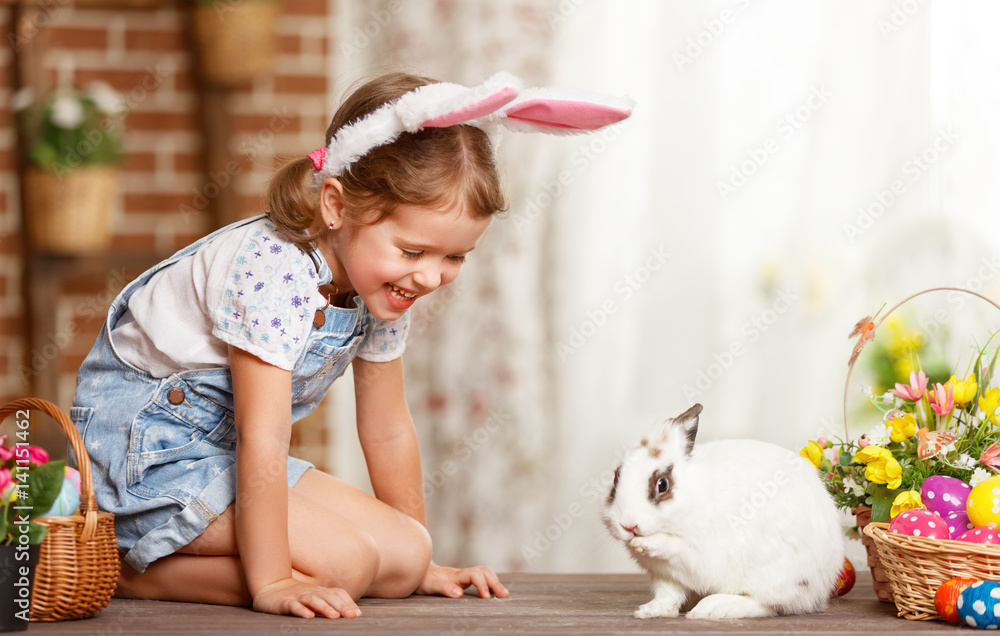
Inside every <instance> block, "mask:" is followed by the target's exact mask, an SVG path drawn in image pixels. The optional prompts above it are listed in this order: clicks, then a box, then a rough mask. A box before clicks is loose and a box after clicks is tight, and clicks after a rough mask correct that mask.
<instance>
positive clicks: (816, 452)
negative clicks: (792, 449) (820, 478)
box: [799, 440, 823, 468]
mask: <svg viewBox="0 0 1000 636" xmlns="http://www.w3.org/2000/svg"><path fill="white" fill-rule="evenodd" d="M799 455H802V456H803V457H805V458H806V459H808V460H809V463H810V464H812V465H813V466H815V467H816V468H819V465H820V464H821V463H822V462H823V449H822V448H820V447H819V444H818V443H816V442H814V441H812V440H809V442H808V443H807V444H806V445H805V446H804V447H803V448H802V450H800V451H799Z"/></svg>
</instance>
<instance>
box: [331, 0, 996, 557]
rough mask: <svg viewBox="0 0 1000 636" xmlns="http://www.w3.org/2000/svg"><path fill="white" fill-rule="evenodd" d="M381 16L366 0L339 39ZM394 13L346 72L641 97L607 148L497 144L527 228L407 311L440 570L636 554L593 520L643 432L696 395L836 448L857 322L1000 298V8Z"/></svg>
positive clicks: (726, 5)
mask: <svg viewBox="0 0 1000 636" xmlns="http://www.w3.org/2000/svg"><path fill="white" fill-rule="evenodd" d="M390 4H393V3H386V4H385V5H382V4H377V3H354V4H350V5H348V6H349V7H350V8H351V10H350V11H348V13H349V14H350V15H349V17H348V18H344V19H341V21H340V22H339V23H338V24H339V26H338V28H339V29H340V30H341V33H342V36H344V33H345V32H346V34H348V35H349V34H350V33H352V29H354V28H355V27H356V26H357V25H359V24H360V25H365V24H369V25H370V22H369V21H370V19H371V17H372V16H373V15H375V13H377V11H378V10H379V7H387V6H389V5H390ZM404 5H405V7H406V8H405V10H404V11H402V12H400V13H399V14H398V15H397V16H396V17H394V18H393V19H392V20H390V21H389V22H388V24H387V26H385V27H383V28H382V30H381V31H378V30H377V29H375V28H374V27H370V29H369V30H370V31H371V32H372V33H375V32H376V31H378V33H376V35H377V37H372V38H371V40H372V41H371V42H369V44H368V45H367V47H366V48H364V49H363V50H361V51H359V54H358V55H352V56H351V60H347V59H346V54H345V53H344V52H341V51H335V52H334V55H333V58H334V62H333V63H332V66H333V68H334V70H335V72H336V73H337V79H338V80H339V79H340V78H341V77H346V76H348V75H351V74H356V73H357V72H359V70H360V69H370V68H372V67H373V66H374V67H375V68H379V67H383V66H388V65H390V64H393V63H396V62H397V61H398V60H405V62H406V63H407V66H409V67H411V68H413V67H415V68H418V69H419V70H420V71H422V72H426V73H428V74H432V75H438V76H441V77H444V78H446V79H451V80H455V81H467V82H475V81H479V80H481V79H483V78H484V77H486V76H488V75H489V74H491V73H492V72H494V71H495V70H499V69H505V70H510V71H512V72H514V73H517V74H520V75H522V76H523V77H525V79H526V80H527V82H528V83H529V84H536V83H544V84H551V85H560V86H580V87H585V88H589V89H592V90H600V91H606V92H611V93H627V94H631V95H632V96H633V97H635V98H636V100H637V102H638V106H637V108H636V110H635V114H634V116H633V117H632V118H631V119H630V120H629V121H628V122H626V123H624V124H622V125H621V126H619V127H617V128H616V129H613V130H611V131H608V132H606V133H604V134H603V135H598V136H589V137H572V138H542V137H540V136H519V137H518V136H514V135H510V136H508V138H507V139H506V140H505V141H504V144H503V146H502V155H503V157H504V164H505V166H506V170H507V178H508V185H509V192H510V196H511V202H512V209H511V213H510V215H509V218H507V219H504V220H500V221H497V222H495V223H494V224H493V227H492V228H491V231H490V234H489V236H488V238H487V240H486V241H485V242H484V246H483V248H482V251H480V250H477V251H476V254H475V258H473V259H472V260H471V262H470V264H469V265H467V266H466V271H465V272H463V274H462V277H461V278H460V279H459V282H458V283H456V288H455V290H453V291H451V292H448V291H443V292H439V294H438V295H439V298H438V299H437V301H435V300H433V299H428V301H429V302H428V303H426V304H425V306H424V307H423V308H422V309H421V312H420V313H417V314H416V316H415V324H416V325H417V328H415V329H414V333H413V335H412V337H411V343H410V345H409V349H408V352H407V373H408V382H409V385H408V388H409V390H408V395H409V397H410V401H411V407H412V408H413V411H414V415H415V418H416V420H417V426H418V429H419V430H420V434H421V439H422V442H423V447H424V467H425V475H426V476H427V477H428V478H429V485H428V492H429V493H430V496H429V500H428V502H429V511H430V513H431V530H432V534H433V535H434V537H435V540H436V557H437V558H438V559H439V560H441V561H443V562H461V563H487V564H489V565H491V566H493V567H494V568H495V569H498V570H508V571H509V570H515V569H526V570H533V571H595V570H620V569H631V568H632V566H631V565H630V564H629V563H628V560H627V559H626V558H625V557H624V552H623V550H621V548H620V547H618V546H615V545H613V544H612V543H611V542H610V540H608V539H607V538H606V533H605V532H604V530H603V528H602V527H601V525H600V522H599V519H598V511H599V504H600V500H602V499H603V496H604V491H605V490H606V487H607V483H608V480H609V479H610V474H611V472H610V471H611V469H612V468H613V466H614V464H615V463H616V458H617V456H618V454H619V453H620V451H621V449H622V448H623V447H624V445H626V444H628V443H630V442H631V441H633V440H634V439H635V438H636V437H637V436H638V435H639V434H640V433H641V432H642V430H643V429H644V428H646V427H647V426H649V425H651V424H652V423H653V422H655V421H656V420H658V419H662V418H664V417H668V416H671V415H675V414H677V413H679V412H680V411H683V410H684V409H686V408H687V407H688V406H689V405H690V404H691V403H692V402H695V401H697V402H701V403H702V404H704V405H705V411H704V414H703V416H702V422H701V432H700V438H701V439H706V440H707V439H714V438H722V437H753V438H758V439H763V440H766V441H772V442H774V443H778V444H781V445H783V446H787V447H789V448H799V447H800V446H801V445H802V444H803V443H804V441H805V440H807V439H815V438H816V437H817V436H818V435H822V434H825V435H828V436H831V435H836V434H838V431H839V432H840V434H841V435H842V434H843V433H842V431H843V417H842V415H841V410H842V397H843V392H844V380H845V378H844V376H845V372H846V363H847V359H848V357H849V355H850V350H851V346H852V343H851V342H850V341H848V339H847V334H848V332H849V331H850V329H851V327H852V326H853V324H854V322H855V321H856V320H858V319H859V318H861V317H862V316H863V315H865V314H866V313H869V312H871V311H873V310H875V309H877V308H878V307H879V305H881V304H882V303H883V302H886V303H888V304H889V305H890V306H891V305H892V304H894V303H895V302H896V301H898V300H901V299H902V298H903V297H904V296H906V295H908V294H910V293H912V292H915V291H918V290H920V289H923V288H927V287H931V286H935V285H953V286H958V287H963V288H969V289H973V290H975V291H983V292H985V293H987V294H988V295H990V296H991V297H994V298H997V297H1000V282H998V280H1000V255H998V252H997V244H998V239H1000V233H998V231H997V230H998V229H1000V228H998V225H1000V220H998V216H997V214H996V213H995V211H994V208H995V207H996V205H997V202H998V201H1000V196H998V195H1000V192H998V189H1000V180H997V179H995V178H994V174H995V173H996V172H997V171H998V168H1000V143H998V142H1000V125H998V124H997V115H996V114H997V113H1000V78H998V73H997V69H998V68H1000V66H998V63H1000V45H998V44H996V41H995V37H994V36H993V33H992V29H991V27H990V25H994V24H996V23H997V17H998V15H997V14H998V13H1000V8H998V7H995V6H994V5H992V4H990V3H987V2H959V3H944V2H935V1H933V0H929V1H927V2H917V0H899V1H898V2H895V3H892V4H890V3H868V2H861V1H860V0H854V1H848V2H837V3H834V2H829V3H798V2H794V1H792V0H771V1H769V2H766V3H763V2H754V1H751V0H727V1H723V0H713V1H711V2H704V1H697V2H696V1H695V0H684V1H679V2H670V3H664V2H659V1H657V0H646V1H642V0H617V1H614V2H612V1H611V0H590V1H586V2H584V1H581V0H562V1H561V2H557V1H555V0H553V1H551V2H543V1H541V0H538V1H536V2H519V3H516V4H508V3H503V2H499V1H497V2H485V1H484V2H469V3H459V2H453V3H452V2H407V3H404ZM341 11H344V7H343V6H342V7H341ZM355 33H356V32H355ZM345 37H346V36H345ZM359 41H360V40H359ZM334 48H337V47H336V45H335V47H334ZM348 62H349V63H348ZM348 70H349V71H350V72H348ZM920 306H921V307H922V308H926V309H927V310H928V311H935V310H936V311H938V312H944V313H943V314H942V313H939V314H938V315H939V317H942V318H941V320H940V321H938V323H935V324H940V325H941V326H942V327H943V328H942V329H941V331H940V333H943V332H944V331H951V332H953V333H954V334H957V335H958V336H960V338H958V339H959V340H961V341H962V342H965V339H966V338H967V337H968V336H976V337H979V336H982V335H983V331H982V330H983V329H985V328H988V327H990V326H992V327H994V328H995V327H996V325H998V324H1000V316H991V315H990V314H988V313H987V312H985V311H980V310H979V309H978V308H977V306H976V304H975V303H967V304H963V305H961V307H960V306H959V304H958V303H957V302H956V301H955V300H954V298H953V297H950V296H944V297H942V298H939V299H929V300H926V301H924V300H921V301H920ZM927 324H930V323H927ZM928 333H929V334H930V335H935V334H938V333H939V332H938V331H936V330H934V329H933V328H931V327H928ZM849 390H850V392H851V393H852V394H853V393H857V392H858V391H857V390H856V389H854V388H851V387H849ZM349 415H350V414H349V413H341V416H342V417H341V418H340V419H343V417H349ZM491 417H492V419H491ZM498 421H499V424H498V423H497V422H498ZM852 424H856V425H857V426H859V427H860V428H862V429H863V430H867V428H869V427H870V424H867V425H866V423H865V422H852ZM337 426H338V430H346V428H344V427H345V424H344V422H342V421H341V422H338V424H337ZM345 437H346V436H344V435H341V436H338V438H337V439H338V447H337V450H336V453H337V465H338V466H344V467H345V471H346V472H345V473H344V474H345V475H348V474H351V473H357V472H358V471H357V470H356V467H357V464H354V466H355V469H352V468H350V467H351V463H350V462H351V460H350V459H349V456H353V452H352V451H351V450H350V449H349V448H348V447H347V446H345V445H343V444H340V441H341V440H342V439H343V438H345ZM345 449H346V450H345ZM747 461H748V462H750V461H753V458H752V457H748V458H747ZM732 472H733V478H734V479H738V478H739V473H740V466H733V467H732Z"/></svg>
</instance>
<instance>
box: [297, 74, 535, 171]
mask: <svg viewBox="0 0 1000 636" xmlns="http://www.w3.org/2000/svg"><path fill="white" fill-rule="evenodd" d="M520 88H521V80H520V79H518V78H517V77H515V76H513V75H511V74H510V73H497V74H496V75H494V76H493V77H491V78H489V79H488V80H486V81H485V82H483V83H482V84H480V85H479V86H473V87H468V86H462V85H461V84H451V83H447V82H440V83H436V84H427V85H425V86H421V87H419V88H417V89H415V90H412V91H410V92H409V93H406V94H405V95H403V96H402V97H400V98H399V99H397V100H395V101H392V102H389V103H387V104H384V105H382V106H381V107H380V108H378V110H376V111H375V112H373V113H371V114H369V115H367V116H365V117H363V118H361V119H359V120H358V121H356V122H353V123H350V124H348V125H346V126H344V127H343V128H341V129H340V130H339V131H337V134H336V135H334V137H333V139H331V140H330V144H329V145H328V146H327V149H326V155H325V156H324V157H323V159H322V166H321V167H320V168H319V169H318V170H317V174H316V181H317V183H322V181H323V180H325V179H327V178H329V177H337V176H340V175H342V174H343V173H344V171H345V170H347V168H349V167H350V166H351V165H352V164H353V163H354V162H356V161H357V160H358V159H360V158H361V157H363V156H364V155H366V154H368V153H369V152H371V150H372V149H374V148H377V147H378V146H382V145H385V144H388V143H392V142H393V141H395V139H396V138H397V137H399V135H400V134H402V133H404V132H417V131H418V130H422V129H424V128H444V127H447V126H454V125H457V124H463V123H473V120H480V119H482V118H484V117H486V116H488V115H489V114H490V113H493V112H494V111H496V110H497V109H499V108H502V107H503V106H505V105H507V104H508V103H510V102H511V101H512V100H513V99H514V98H516V97H517V94H518V91H519V90H520ZM483 128H484V129H486V126H483ZM487 132H489V131H487Z"/></svg>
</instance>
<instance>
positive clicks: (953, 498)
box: [920, 475, 972, 517]
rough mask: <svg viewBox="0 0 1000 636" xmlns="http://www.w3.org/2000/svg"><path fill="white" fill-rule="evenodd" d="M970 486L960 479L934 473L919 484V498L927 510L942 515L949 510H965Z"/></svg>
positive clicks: (970, 489)
mask: <svg viewBox="0 0 1000 636" xmlns="http://www.w3.org/2000/svg"><path fill="white" fill-rule="evenodd" d="M970 492H972V486H970V485H969V484H967V483H965V482H964V481H962V480H961V479H956V478H955V477H948V476H946V475H934V476H933V477H928V478H927V479H925V480H924V483H923V484H921V485H920V500H921V501H923V502H924V506H926V507H927V509H928V510H932V511H934V512H936V513H938V514H939V515H941V516H942V517H944V516H945V515H947V514H948V513H949V512H954V511H957V510H960V511H962V512H965V502H966V501H967V500H968V499H969V493H970Z"/></svg>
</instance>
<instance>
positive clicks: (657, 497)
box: [649, 465, 674, 504]
mask: <svg viewBox="0 0 1000 636" xmlns="http://www.w3.org/2000/svg"><path fill="white" fill-rule="evenodd" d="M673 471H674V467H673V465H670V466H667V467H666V468H664V469H662V470H658V471H656V472H654V473H653V474H652V475H650V476H649V500H650V501H651V502H653V503H654V504H658V503H662V502H664V501H668V500H670V499H673V497H674V493H672V492H671V491H670V486H671V483H670V481H671V479H672V478H673Z"/></svg>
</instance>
